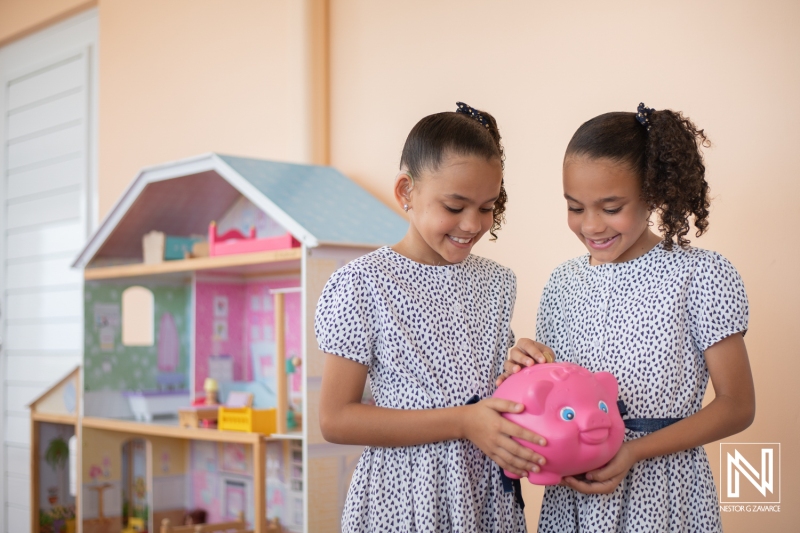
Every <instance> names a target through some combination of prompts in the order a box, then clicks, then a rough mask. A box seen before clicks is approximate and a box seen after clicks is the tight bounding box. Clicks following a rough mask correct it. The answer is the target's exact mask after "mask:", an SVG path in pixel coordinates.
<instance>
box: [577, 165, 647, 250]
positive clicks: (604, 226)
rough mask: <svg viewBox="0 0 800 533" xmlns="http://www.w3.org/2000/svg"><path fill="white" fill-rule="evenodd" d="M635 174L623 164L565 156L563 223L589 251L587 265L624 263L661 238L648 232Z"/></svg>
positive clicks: (645, 207)
mask: <svg viewBox="0 0 800 533" xmlns="http://www.w3.org/2000/svg"><path fill="white" fill-rule="evenodd" d="M641 193H642V190H641V185H640V184H639V177H638V176H637V175H636V173H635V172H634V171H633V170H632V169H631V168H630V167H629V166H628V165H627V164H625V163H621V162H617V161H613V160H610V159H591V158H589V157H582V156H570V157H568V158H567V159H566V160H565V161H564V198H566V200H567V208H568V210H569V211H568V215H567V223H568V224H569V228H570V229H571V230H572V232H573V233H575V235H577V236H578V239H580V241H581V242H582V243H583V244H584V246H586V248H587V249H588V250H589V253H590V254H591V264H593V265H595V264H601V263H623V262H625V261H630V260H631V259H635V258H637V257H639V256H641V255H644V254H645V253H647V252H648V251H650V250H651V249H652V248H653V247H654V246H655V245H656V244H658V243H659V242H660V241H661V238H660V237H659V236H658V235H656V234H654V233H653V232H652V231H650V229H649V227H648V221H649V219H650V209H649V208H648V206H647V204H645V202H644V201H643V200H642V198H641Z"/></svg>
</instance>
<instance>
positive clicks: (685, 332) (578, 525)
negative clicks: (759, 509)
mask: <svg viewBox="0 0 800 533" xmlns="http://www.w3.org/2000/svg"><path fill="white" fill-rule="evenodd" d="M703 146H708V140H707V138H706V136H705V133H704V132H703V130H699V129H697V127H695V125H694V124H693V123H692V122H691V121H690V120H689V119H688V118H686V117H684V116H683V115H682V114H681V113H678V112H674V111H669V110H663V111H654V110H653V109H650V108H647V107H645V106H644V104H640V105H639V109H638V111H637V113H606V114H604V115H600V116H598V117H595V118H593V119H591V120H589V121H588V122H586V123H584V124H583V125H582V126H581V127H580V128H578V130H577V131H576V132H575V135H574V136H573V137H572V140H571V141H570V143H569V146H568V147H567V151H566V155H565V157H564V166H563V184H564V198H565V199H566V203H567V223H568V225H569V227H570V229H571V230H572V231H573V232H574V233H575V235H576V236H577V237H578V239H580V241H581V242H582V243H583V244H584V245H585V246H586V248H587V250H588V252H589V253H588V254H586V255H583V256H581V257H578V258H576V259H572V260H570V261H567V262H566V263H564V264H562V265H561V266H559V267H558V268H556V269H555V271H553V273H552V275H551V276H550V280H549V281H548V282H547V285H546V286H545V288H544V292H543V294H542V297H541V300H540V304H539V312H538V315H537V320H536V338H537V340H538V341H540V342H543V343H545V344H547V345H548V346H550V347H551V348H552V349H553V350H554V352H555V355H556V360H558V361H570V362H573V363H577V364H579V365H581V366H584V367H586V368H588V369H589V370H591V371H593V372H599V371H606V372H611V373H612V374H614V375H615V376H616V378H617V381H618V382H619V386H620V392H619V395H620V399H621V403H620V412H621V413H622V414H623V419H624V420H625V426H626V435H625V442H624V443H623V445H622V448H621V449H620V450H619V452H618V454H617V455H616V457H614V458H613V459H612V460H611V461H610V462H609V463H608V464H607V465H605V466H604V467H602V468H600V469H598V470H595V471H592V472H587V473H586V474H585V475H584V476H579V477H567V478H565V479H564V481H563V482H562V486H553V487H547V489H546V491H545V497H544V502H543V505H542V511H541V515H540V521H539V531H540V532H558V533H565V532H577V531H582V532H613V531H617V532H627V531H643V532H645V531H646V532H651V531H697V532H700V531H702V532H711V531H720V530H721V524H720V514H719V505H718V502H717V492H716V488H715V485H714V479H713V477H712V475H711V469H710V467H709V464H708V458H707V457H706V453H705V450H704V449H703V445H704V444H708V443H710V442H713V441H716V440H719V439H722V438H725V437H728V436H730V435H733V434H734V433H738V432H740V431H742V430H744V429H745V428H747V427H748V426H749V425H750V424H751V423H752V421H753V417H754V416H755V392H754V389H753V378H752V375H751V373H750V365H749V362H748V356H747V349H746V348H745V344H744V334H745V332H746V331H747V326H748V317H749V308H748V302H747V295H746V293H745V289H744V285H743V283H742V279H741V277H740V276H739V274H738V272H737V271H736V269H735V268H734V267H733V265H731V263H730V262H728V260H727V259H725V258H724V257H723V256H721V255H720V254H718V253H716V252H711V251H707V250H703V249H700V248H693V247H691V246H689V239H688V238H687V237H686V236H687V234H688V233H689V231H690V229H691V224H690V218H691V219H693V222H694V227H695V228H696V232H695V235H696V236H698V237H699V236H700V235H701V234H703V233H704V232H705V231H706V230H707V228H708V208H709V198H708V183H707V182H706V179H705V166H704V164H703V157H702V153H701V150H700V149H701V147H703ZM653 218H656V219H657V221H658V222H657V223H656V225H655V228H657V230H658V231H657V232H656V231H653V223H652V222H651V219H653ZM534 346H536V345H535V344H533V341H530V340H527V339H521V340H520V342H519V345H518V346H517V348H515V349H513V350H512V351H511V354H510V361H509V362H508V363H506V372H515V371H518V370H519V369H520V367H521V366H522V365H530V364H533V363H534V361H536V362H540V363H541V362H544V359H543V358H542V357H541V355H540V354H539V353H538V351H539V350H538V349H535V348H533V347H534ZM529 354H530V355H529ZM506 375H507V374H506ZM709 377H710V378H711V382H712V383H713V385H714V392H715V398H714V400H713V401H712V402H710V403H709V404H708V405H706V406H705V407H703V396H704V394H705V391H706V385H707V384H708V379H709ZM626 411H627V412H626ZM545 456H546V454H545Z"/></svg>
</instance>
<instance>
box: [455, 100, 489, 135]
mask: <svg viewBox="0 0 800 533" xmlns="http://www.w3.org/2000/svg"><path fill="white" fill-rule="evenodd" d="M456 106H458V109H456V113H461V114H463V115H469V116H470V117H472V118H474V119H475V120H477V121H478V122H480V123H481V124H483V126H484V127H485V128H487V129H488V128H489V121H488V120H486V117H484V116H483V115H481V112H480V111H478V110H477V109H475V108H473V107H470V106H468V105H467V104H465V103H464V102H456Z"/></svg>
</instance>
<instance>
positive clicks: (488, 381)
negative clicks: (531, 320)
mask: <svg viewBox="0 0 800 533" xmlns="http://www.w3.org/2000/svg"><path fill="white" fill-rule="evenodd" d="M515 297H516V278H515V277H514V274H513V272H511V270H509V269H507V268H505V267H502V266H500V265H498V264H497V263H494V262H493V261H490V260H488V259H484V258H481V257H476V256H473V255H470V256H469V257H467V258H466V259H465V260H464V261H462V262H461V263H458V264H455V265H448V266H428V265H422V264H420V263H416V262H414V261H412V260H410V259H408V258H406V257H404V256H402V255H400V254H398V253H397V252H394V251H393V250H392V249H391V248H388V247H384V248H380V249H378V250H376V251H375V252H372V253H370V254H367V255H365V256H362V257H360V258H358V259H356V260H355V261H353V262H351V263H349V264H347V265H345V266H344V267H342V268H340V269H339V270H337V271H336V272H334V274H333V276H331V279H330V280H329V281H328V283H327V285H326V286H325V289H324V290H323V292H322V296H321V297H320V300H319V303H318V305H317V313H316V334H317V340H318V341H319V345H320V349H321V350H322V351H324V352H326V353H331V354H335V355H339V356H341V357H346V358H347V359H351V360H353V361H356V362H358V363H361V364H363V365H368V366H369V381H370V384H371V387H372V394H373V396H374V399H375V403H376V405H377V406H379V407H388V408H392V409H436V408H441V407H455V406H460V405H464V404H465V403H466V402H467V400H469V399H470V398H471V397H472V396H473V395H476V394H477V395H478V396H480V397H481V398H486V397H487V396H490V395H491V394H492V393H493V392H494V389H495V386H494V380H495V378H496V377H497V376H498V375H499V374H500V373H501V372H502V366H503V360H504V359H505V357H506V353H507V350H508V348H509V347H510V346H512V345H513V343H514V335H513V333H512V332H511V329H510V321H511V313H512V311H513V309H514V300H515ZM342 531H343V532H362V531H374V532H381V533H392V532H398V533H399V532H403V533H408V532H432V531H442V532H444V531H464V532H519V533H522V532H524V531H525V520H524V517H523V514H522V510H521V509H520V508H519V506H518V505H517V504H516V502H515V501H514V494H513V493H504V492H503V488H502V482H501V479H500V469H499V467H498V466H497V465H496V464H495V463H494V462H493V461H492V460H491V459H489V458H488V457H486V456H485V455H484V454H483V452H481V451H480V449H478V448H477V447H476V446H475V445H474V444H472V443H471V442H470V441H467V440H452V441H445V442H437V443H433V444H425V445H420V446H405V447H398V448H379V447H368V448H366V449H365V450H364V454H363V455H362V456H361V459H360V461H359V462H358V466H357V467H356V470H355V473H354V474H353V479H352V482H351V484H350V490H349V492H348V494H347V501H346V502H345V508H344V515H343V517H342Z"/></svg>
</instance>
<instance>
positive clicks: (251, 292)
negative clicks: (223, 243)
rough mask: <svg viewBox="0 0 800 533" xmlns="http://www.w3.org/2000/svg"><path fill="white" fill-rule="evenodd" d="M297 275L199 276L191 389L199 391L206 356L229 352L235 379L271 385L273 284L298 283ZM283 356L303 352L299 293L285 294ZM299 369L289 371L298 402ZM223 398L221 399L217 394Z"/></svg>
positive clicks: (205, 372) (291, 391)
mask: <svg viewBox="0 0 800 533" xmlns="http://www.w3.org/2000/svg"><path fill="white" fill-rule="evenodd" d="M298 285H299V280H296V279H282V280H260V281H252V282H247V283H226V282H219V281H201V280H198V281H197V284H196V286H195V301H196V313H197V314H196V317H195V353H196V360H195V392H196V393H198V394H199V395H203V394H204V393H203V382H204V381H205V378H207V377H209V359H210V357H211V356H220V355H228V356H230V357H231V359H232V362H233V380H234V381H244V382H250V381H261V382H264V383H265V384H266V385H267V387H268V388H269V389H271V390H273V391H274V390H275V384H274V381H275V376H276V368H275V355H276V354H275V332H274V295H272V294H271V293H270V290H272V289H279V288H286V287H297V286H298ZM284 298H285V300H284V301H285V312H286V358H287V359H291V358H292V357H302V352H301V337H302V335H301V333H302V330H301V305H300V294H299V293H288V294H286V295H285V297H284ZM301 382H302V373H301V371H300V369H299V368H298V369H297V372H295V373H294V374H291V375H290V376H289V395H290V398H291V399H292V400H293V401H295V402H299V399H300V397H301V394H302V393H301ZM221 400H222V401H224V400H225V399H224V398H221Z"/></svg>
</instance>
